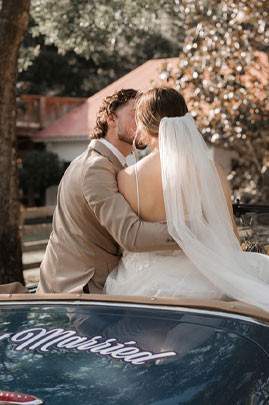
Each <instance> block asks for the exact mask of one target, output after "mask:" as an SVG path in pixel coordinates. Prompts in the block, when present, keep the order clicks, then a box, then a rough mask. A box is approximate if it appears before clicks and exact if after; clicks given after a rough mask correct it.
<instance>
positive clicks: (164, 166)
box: [105, 87, 269, 310]
mask: <svg viewBox="0 0 269 405" xmlns="http://www.w3.org/2000/svg"><path fill="white" fill-rule="evenodd" d="M187 111H188V110H187V106H186V104H185V101H184V99H183V97H182V96H181V95H180V94H179V93H178V92H177V91H176V90H174V89H171V88H165V87H161V88H154V89H151V90H149V91H148V92H146V93H144V94H143V95H142V96H141V97H140V98H139V100H138V102H137V107H136V120H137V134H138V136H139V137H140V140H143V141H144V142H145V143H147V144H148V145H149V147H150V149H151V153H150V154H149V155H148V156H147V157H145V158H144V159H142V160H140V161H139V162H138V163H137V164H135V165H133V166H130V167H128V168H126V169H124V170H122V171H121V172H120V173H119V176H118V185H119V190H120V192H121V193H122V194H123V195H124V197H125V198H126V200H127V201H128V202H129V203H130V205H131V206H132V208H133V209H134V210H135V211H136V212H137V214H138V215H139V216H140V217H141V218H143V219H144V220H146V221H152V222H153V221H159V222H162V221H167V225H168V230H169V233H170V234H171V236H172V237H173V239H174V240H175V241H176V242H177V244H178V245H179V247H180V250H177V251H171V252H157V253H156V252H148V253H147V252H145V253H132V252H127V251H125V252H123V257H122V260H121V262H120V264H119V266H118V268H117V269H115V270H114V271H113V272H112V273H110V275H109V276H108V278H107V281H106V284H105V292H106V293H107V294H121V295H122V294H126V295H144V296H158V297H186V298H207V299H225V298H229V299H236V300H239V301H242V302H245V303H248V304H253V305H256V306H258V307H260V308H262V309H265V310H269V256H266V255H262V254H258V253H249V252H242V251H241V249H240V244H239V241H238V233H237V229H236V225H235V222H234V219H233V211H232V204H231V198H230V191H229V187H228V185H227V180H226V178H225V175H224V173H223V171H222V170H221V168H220V167H218V166H217V165H216V164H215V163H214V162H213V160H212V158H211V156H210V153H209V150H208V147H207V145H206V143H205V141H204V140H203V138H202V135H201V134H200V133H199V131H198V129H197V127H196V125H195V122H194V120H193V118H192V116H191V114H190V113H188V112H187Z"/></svg>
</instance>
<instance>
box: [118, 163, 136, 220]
mask: <svg viewBox="0 0 269 405" xmlns="http://www.w3.org/2000/svg"><path fill="white" fill-rule="evenodd" d="M117 181H118V188H119V192H120V193H121V194H122V195H123V196H124V198H125V200H127V201H128V203H129V204H130V206H131V207H132V209H133V210H134V211H135V213H136V214H137V213H138V209H137V208H138V207H137V205H138V204H137V190H136V181H135V171H134V166H129V167H126V169H123V170H121V171H120V172H119V173H118V177H117Z"/></svg>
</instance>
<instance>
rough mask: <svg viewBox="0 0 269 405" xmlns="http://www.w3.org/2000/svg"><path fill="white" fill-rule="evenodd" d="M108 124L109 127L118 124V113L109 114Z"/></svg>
mask: <svg viewBox="0 0 269 405" xmlns="http://www.w3.org/2000/svg"><path fill="white" fill-rule="evenodd" d="M107 124H108V126H109V127H114V126H115V125H116V115H115V114H112V113H111V114H109V115H108V116H107Z"/></svg>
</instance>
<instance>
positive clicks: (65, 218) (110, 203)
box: [37, 140, 176, 293]
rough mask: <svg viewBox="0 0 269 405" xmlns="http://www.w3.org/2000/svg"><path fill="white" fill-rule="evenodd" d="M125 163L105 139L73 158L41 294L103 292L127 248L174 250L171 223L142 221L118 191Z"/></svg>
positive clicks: (43, 267) (42, 276)
mask: <svg viewBox="0 0 269 405" xmlns="http://www.w3.org/2000/svg"><path fill="white" fill-rule="evenodd" d="M121 169H122V165H121V163H120V162H119V160H118V159H117V157H116V156H115V155H114V154H113V153H112V152H111V151H110V150H109V149H108V148H107V147H106V146H105V145H104V144H103V143H102V142H100V141H98V140H93V141H91V142H90V144H89V146H88V148H87V150H86V151H85V152H84V153H82V154H81V155H80V156H79V157H78V158H76V159H75V160H73V162H72V163H71V164H70V166H69V167H68V169H67V170H66V172H65V174H64V176H63V178H62V180H61V183H60V185H59V188H58V195H57V206H56V208H55V212H54V216H53V224H52V233H51V236H50V239H49V242H48V246H47V249H46V253H45V257H44V259H43V261H42V264H41V268H40V282H39V286H38V290H37V292H38V293H49V292H55V293H56V292H74V293H78V292H82V291H83V288H84V287H85V286H86V285H87V286H88V289H89V291H90V292H91V293H94V292H95V293H97V292H99V293H100V292H102V289H103V286H104V283H105V281H106V278H107V276H108V274H109V272H110V271H112V270H113V269H114V268H115V267H116V266H117V264H118V262H119V260H120V257H121V251H122V249H124V250H128V251H135V252H139V251H141V252H142V251H153V250H164V249H166V250H167V249H174V248H175V246H176V245H175V243H174V241H173V240H172V239H171V237H170V236H169V234H168V231H167V227H166V225H165V224H160V223H149V222H143V221H141V220H140V219H139V218H138V217H137V215H136V214H135V213H134V212H133V211H132V209H131V207H130V206H129V204H128V203H127V201H126V200H125V199H124V197H123V196H122V194H120V193H119V192H118V187H117V174H118V172H119V171H120V170H121Z"/></svg>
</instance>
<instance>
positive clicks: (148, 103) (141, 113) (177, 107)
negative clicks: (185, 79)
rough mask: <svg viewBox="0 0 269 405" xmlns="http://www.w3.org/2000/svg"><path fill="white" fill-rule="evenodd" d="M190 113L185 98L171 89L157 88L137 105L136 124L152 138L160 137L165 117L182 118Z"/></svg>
mask: <svg viewBox="0 0 269 405" xmlns="http://www.w3.org/2000/svg"><path fill="white" fill-rule="evenodd" d="M187 112H188V108H187V104H186V102H185V100H184V98H183V96H182V95H181V94H180V93H179V92H178V91H177V90H175V89H173V88H171V87H155V88H152V89H150V90H148V91H146V92H145V93H143V94H142V95H141V96H139V98H138V100H137V104H136V122H137V124H138V126H139V127H140V128H141V129H144V130H145V131H146V132H148V133H149V134H150V135H152V136H158V131H159V125H160V121H161V119H162V118H163V117H182V116H183V115H185V114H186V113H187Z"/></svg>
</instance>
